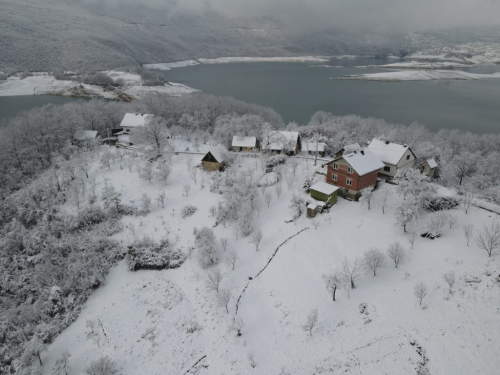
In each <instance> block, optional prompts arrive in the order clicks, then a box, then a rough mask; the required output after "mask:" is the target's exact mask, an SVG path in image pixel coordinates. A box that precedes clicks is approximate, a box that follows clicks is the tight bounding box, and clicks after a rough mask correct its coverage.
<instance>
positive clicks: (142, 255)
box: [128, 236, 186, 271]
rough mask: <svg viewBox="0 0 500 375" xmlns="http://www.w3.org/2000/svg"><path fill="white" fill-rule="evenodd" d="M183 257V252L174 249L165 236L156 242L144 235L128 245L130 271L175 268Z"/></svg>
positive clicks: (182, 261)
mask: <svg viewBox="0 0 500 375" xmlns="http://www.w3.org/2000/svg"><path fill="white" fill-rule="evenodd" d="M185 259H186V257H185V256H184V254H183V253H182V252H181V251H179V250H174V249H173V248H172V246H171V244H170V242H169V241H168V240H167V239H166V238H164V239H162V240H161V241H160V243H156V242H154V241H153V239H151V238H150V237H147V236H144V237H143V238H142V239H138V240H136V241H135V242H134V244H133V245H132V246H130V250H129V259H128V265H129V268H130V269H131V270H132V271H137V270H140V269H148V270H161V269H165V268H177V267H179V266H180V265H181V264H182V263H184V260H185Z"/></svg>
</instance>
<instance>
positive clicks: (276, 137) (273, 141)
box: [262, 131, 302, 155]
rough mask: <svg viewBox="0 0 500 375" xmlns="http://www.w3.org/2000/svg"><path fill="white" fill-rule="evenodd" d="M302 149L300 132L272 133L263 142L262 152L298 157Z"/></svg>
mask: <svg viewBox="0 0 500 375" xmlns="http://www.w3.org/2000/svg"><path fill="white" fill-rule="evenodd" d="M301 149H302V144H301V140H300V134H299V132H288V131H271V132H269V133H268V134H267V136H266V137H264V139H263V141H262V150H264V151H270V152H273V153H275V154H281V153H283V154H286V155H297V154H298V153H299V152H300V150H301Z"/></svg>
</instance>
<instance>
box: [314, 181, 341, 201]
mask: <svg viewBox="0 0 500 375" xmlns="http://www.w3.org/2000/svg"><path fill="white" fill-rule="evenodd" d="M310 190H311V198H313V199H315V200H317V201H321V202H325V203H326V206H327V207H330V206H332V205H334V204H335V203H337V191H338V190H339V188H338V187H337V186H333V185H330V184H327V183H326V182H322V181H320V182H317V183H315V184H314V185H313V186H311V189H310Z"/></svg>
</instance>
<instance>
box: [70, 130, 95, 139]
mask: <svg viewBox="0 0 500 375" xmlns="http://www.w3.org/2000/svg"><path fill="white" fill-rule="evenodd" d="M98 134H99V132H98V131H97V130H77V131H76V132H75V134H74V135H73V139H74V140H76V141H88V140H90V139H96V138H97V135H98Z"/></svg>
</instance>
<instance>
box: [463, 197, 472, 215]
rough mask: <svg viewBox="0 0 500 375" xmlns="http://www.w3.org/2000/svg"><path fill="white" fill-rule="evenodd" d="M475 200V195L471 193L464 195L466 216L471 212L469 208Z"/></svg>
mask: <svg viewBox="0 0 500 375" xmlns="http://www.w3.org/2000/svg"><path fill="white" fill-rule="evenodd" d="M473 199H474V195H472V193H471V192H468V191H467V192H465V193H464V195H463V196H462V202H461V203H462V204H461V205H462V208H463V210H464V211H465V214H466V215H467V213H468V212H469V208H470V206H471V205H472V200H473Z"/></svg>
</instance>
